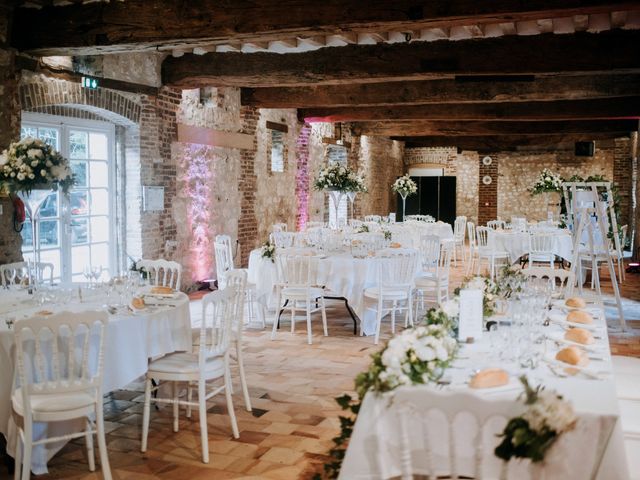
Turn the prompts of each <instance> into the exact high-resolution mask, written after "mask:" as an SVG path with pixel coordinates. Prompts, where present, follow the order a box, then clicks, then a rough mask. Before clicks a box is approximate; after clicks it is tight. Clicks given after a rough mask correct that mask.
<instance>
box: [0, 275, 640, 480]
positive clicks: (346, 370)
mask: <svg viewBox="0 0 640 480" xmlns="http://www.w3.org/2000/svg"><path fill="white" fill-rule="evenodd" d="M463 270H464V269H463V268H462V267H457V268H454V269H453V281H452V287H455V286H456V285H457V284H458V283H459V282H460V280H461V279H462V278H463V276H464V273H463ZM605 277H606V275H605ZM603 284H604V285H607V280H606V279H603ZM604 290H605V292H610V290H611V289H610V288H608V289H607V288H606V287H605V288H604ZM621 290H622V294H623V296H624V297H625V299H624V311H625V316H626V318H627V323H628V326H629V327H630V328H629V330H628V331H627V332H624V333H623V332H621V331H619V329H618V328H617V325H618V323H617V318H611V319H609V323H610V326H611V327H612V330H611V333H610V334H611V347H612V350H613V352H614V353H617V354H623V355H633V356H639V357H640V275H638V274H636V275H633V274H630V275H628V276H627V280H626V283H625V284H623V285H622V288H621ZM195 297H196V298H197V296H195ZM608 297H609V295H608ZM328 310H329V312H328V313H329V335H330V336H329V337H322V336H321V323H320V322H319V319H318V318H316V320H315V321H314V344H313V345H312V346H309V345H307V344H306V335H305V330H304V327H303V323H300V324H299V327H298V331H297V333H295V334H294V335H291V334H289V333H288V331H287V332H282V333H280V334H279V335H278V336H277V339H276V340H275V341H271V340H270V339H269V332H268V331H263V330H261V329H249V330H248V331H247V332H246V335H245V339H246V342H245V365H246V369H247V373H248V383H249V389H250V394H251V400H252V403H253V412H251V413H250V412H247V411H246V410H245V409H244V404H243V402H242V396H241V394H239V392H240V388H239V387H236V388H235V392H236V393H235V395H234V400H235V406H236V414H237V416H238V424H239V427H240V438H239V439H238V440H234V439H233V438H232V436H231V428H230V425H229V420H228V417H227V415H226V407H225V402H224V395H220V396H218V397H216V398H214V399H213V400H212V401H211V402H210V404H209V405H210V408H209V409H208V412H209V413H208V419H207V421H208V425H209V450H210V463H209V464H207V465H205V464H203V463H202V462H201V460H200V437H199V428H198V420H197V414H194V416H193V417H192V419H187V418H186V417H185V416H184V414H183V413H182V416H181V420H180V431H179V432H178V433H175V434H174V433H173V431H172V429H171V413H170V408H169V407H160V410H155V411H154V410H152V417H151V427H150V434H149V449H148V451H147V453H145V454H142V453H140V431H141V429H140V424H141V420H142V416H141V412H142V395H141V391H142V385H141V384H133V385H130V386H129V387H128V389H126V390H120V391H117V392H113V393H112V394H110V395H109V396H108V398H107V399H106V403H105V418H106V420H107V422H106V428H107V431H108V435H107V442H108V448H109V457H110V461H111V468H112V471H113V476H114V478H115V479H122V480H125V479H136V480H146V479H186V478H188V479H190V480H199V479H205V478H206V479H214V478H215V479H227V478H243V479H258V478H264V479H281V480H286V479H296V478H309V477H310V476H311V475H312V472H313V471H314V470H315V469H319V468H321V465H322V463H324V461H325V459H326V457H325V454H326V452H327V451H328V450H329V448H330V447H331V445H332V442H331V439H332V438H333V437H334V436H335V435H336V433H337V432H338V429H339V421H338V415H339V414H340V410H339V408H338V407H337V405H336V404H335V402H334V400H333V398H334V397H336V396H338V395H340V394H342V393H343V392H346V391H350V390H351V389H352V388H353V378H354V377H355V375H356V374H357V373H358V372H360V371H361V370H363V369H364V368H365V367H366V365H367V364H368V361H369V355H370V354H371V353H373V352H374V351H376V350H377V349H378V348H380V347H375V346H374V345H373V340H372V338H367V337H357V336H354V335H353V330H352V328H353V324H352V322H351V319H350V318H349V317H348V315H347V313H346V311H345V309H344V306H343V304H341V303H340V302H335V303H332V304H331V305H330V306H329V309H328ZM192 312H193V314H194V319H196V318H197V317H198V316H199V302H198V301H197V299H194V300H193V302H192ZM609 312H611V313H612V314H615V310H614V309H611V308H609V309H608V313H609ZM285 325H286V324H285ZM389 330H390V327H389V325H388V324H385V325H383V329H382V332H383V335H382V336H383V338H384V339H387V338H388V337H389V334H390V331H389ZM233 371H234V372H235V370H233ZM3 468H4V467H0V477H2V476H4V475H6V473H7V472H6V470H3ZM49 471H50V473H49V475H45V476H42V477H39V478H41V479H43V480H45V479H46V480H49V479H51V480H53V479H61V478H69V479H98V478H102V477H101V476H100V474H99V470H98V472H96V473H90V472H89V471H88V466H87V460H86V453H85V448H84V443H83V442H82V441H80V440H78V441H74V442H72V443H70V444H68V445H67V446H66V447H65V448H64V449H63V450H62V451H61V452H60V453H59V454H58V455H56V456H55V457H54V458H53V459H52V460H51V461H50V462H49Z"/></svg>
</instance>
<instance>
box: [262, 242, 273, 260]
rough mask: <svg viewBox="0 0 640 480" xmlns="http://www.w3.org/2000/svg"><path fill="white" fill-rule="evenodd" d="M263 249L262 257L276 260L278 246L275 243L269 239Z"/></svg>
mask: <svg viewBox="0 0 640 480" xmlns="http://www.w3.org/2000/svg"><path fill="white" fill-rule="evenodd" d="M261 251H262V253H261V256H262V258H268V259H269V260H271V261H272V262H275V257H276V246H275V244H274V243H271V242H270V241H269V240H267V241H266V242H264V244H263V245H262V249H261Z"/></svg>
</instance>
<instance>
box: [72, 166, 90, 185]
mask: <svg viewBox="0 0 640 480" xmlns="http://www.w3.org/2000/svg"><path fill="white" fill-rule="evenodd" d="M71 171H72V172H73V173H74V175H75V176H76V187H87V186H88V182H89V180H88V178H87V162H71Z"/></svg>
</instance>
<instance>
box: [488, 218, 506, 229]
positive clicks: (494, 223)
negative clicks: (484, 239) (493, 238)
mask: <svg viewBox="0 0 640 480" xmlns="http://www.w3.org/2000/svg"><path fill="white" fill-rule="evenodd" d="M506 225H507V223H506V222H505V221H504V220H490V221H488V222H487V227H489V228H491V229H493V230H504V229H505V227H506Z"/></svg>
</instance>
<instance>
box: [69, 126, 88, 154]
mask: <svg viewBox="0 0 640 480" xmlns="http://www.w3.org/2000/svg"><path fill="white" fill-rule="evenodd" d="M87 143H88V135H87V132H78V131H73V130H72V131H71V133H70V134H69V155H70V157H71V158H87V154H88V148H87Z"/></svg>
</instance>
